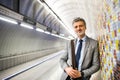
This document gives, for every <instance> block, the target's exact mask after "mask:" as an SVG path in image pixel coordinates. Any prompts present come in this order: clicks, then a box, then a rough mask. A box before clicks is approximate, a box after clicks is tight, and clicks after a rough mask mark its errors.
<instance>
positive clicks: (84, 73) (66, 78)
mask: <svg viewBox="0 0 120 80" xmlns="http://www.w3.org/2000/svg"><path fill="white" fill-rule="evenodd" d="M72 25H73V27H74V31H75V32H76V34H77V36H78V37H77V38H76V39H75V40H74V45H75V55H76V57H78V55H77V53H79V54H80V55H79V56H80V57H79V59H76V62H77V64H78V65H76V69H73V68H72V59H71V54H72V53H71V45H70V41H69V42H68V44H67V48H66V51H65V53H64V54H63V56H62V57H61V59H60V64H61V67H62V68H63V70H64V73H63V75H62V77H61V80H71V79H70V78H73V79H75V80H81V78H82V80H90V77H91V75H92V74H93V73H95V72H96V71H98V70H99V68H100V61H99V52H98V42H97V41H96V40H93V39H91V38H89V37H88V36H87V35H86V34H85V31H86V22H85V20H84V19H82V18H80V17H77V18H76V19H74V20H73V23H72ZM79 40H81V41H82V42H81V43H80V42H79ZM79 44H82V46H81V50H79V52H77V51H78V49H79V48H80V47H79ZM77 60H78V61H77Z"/></svg>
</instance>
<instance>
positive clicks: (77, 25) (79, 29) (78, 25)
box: [73, 21, 86, 38]
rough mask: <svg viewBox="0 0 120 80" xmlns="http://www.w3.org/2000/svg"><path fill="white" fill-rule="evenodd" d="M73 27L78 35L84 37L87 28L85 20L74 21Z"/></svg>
mask: <svg viewBox="0 0 120 80" xmlns="http://www.w3.org/2000/svg"><path fill="white" fill-rule="evenodd" d="M73 27H74V30H75V32H76V34H77V36H78V37H80V38H82V37H84V35H85V30H86V26H85V24H84V22H82V21H78V22H74V23H73Z"/></svg>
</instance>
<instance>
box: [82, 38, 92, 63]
mask: <svg viewBox="0 0 120 80" xmlns="http://www.w3.org/2000/svg"><path fill="white" fill-rule="evenodd" d="M89 44H90V41H89V38H88V37H86V42H85V49H84V52H83V58H82V61H81V62H82V64H83V61H84V59H85V56H86V54H87V50H88V47H89Z"/></svg>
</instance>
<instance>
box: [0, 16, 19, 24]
mask: <svg viewBox="0 0 120 80" xmlns="http://www.w3.org/2000/svg"><path fill="white" fill-rule="evenodd" d="M0 20H2V21H6V22H9V23H12V24H18V22H17V21H16V20H14V19H12V18H9V17H6V16H2V15H0Z"/></svg>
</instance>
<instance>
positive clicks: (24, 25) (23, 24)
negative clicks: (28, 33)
mask: <svg viewBox="0 0 120 80" xmlns="http://www.w3.org/2000/svg"><path fill="white" fill-rule="evenodd" d="M20 26H22V27H25V28H28V29H33V25H30V24H28V23H24V22H22V23H21V24H20Z"/></svg>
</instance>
